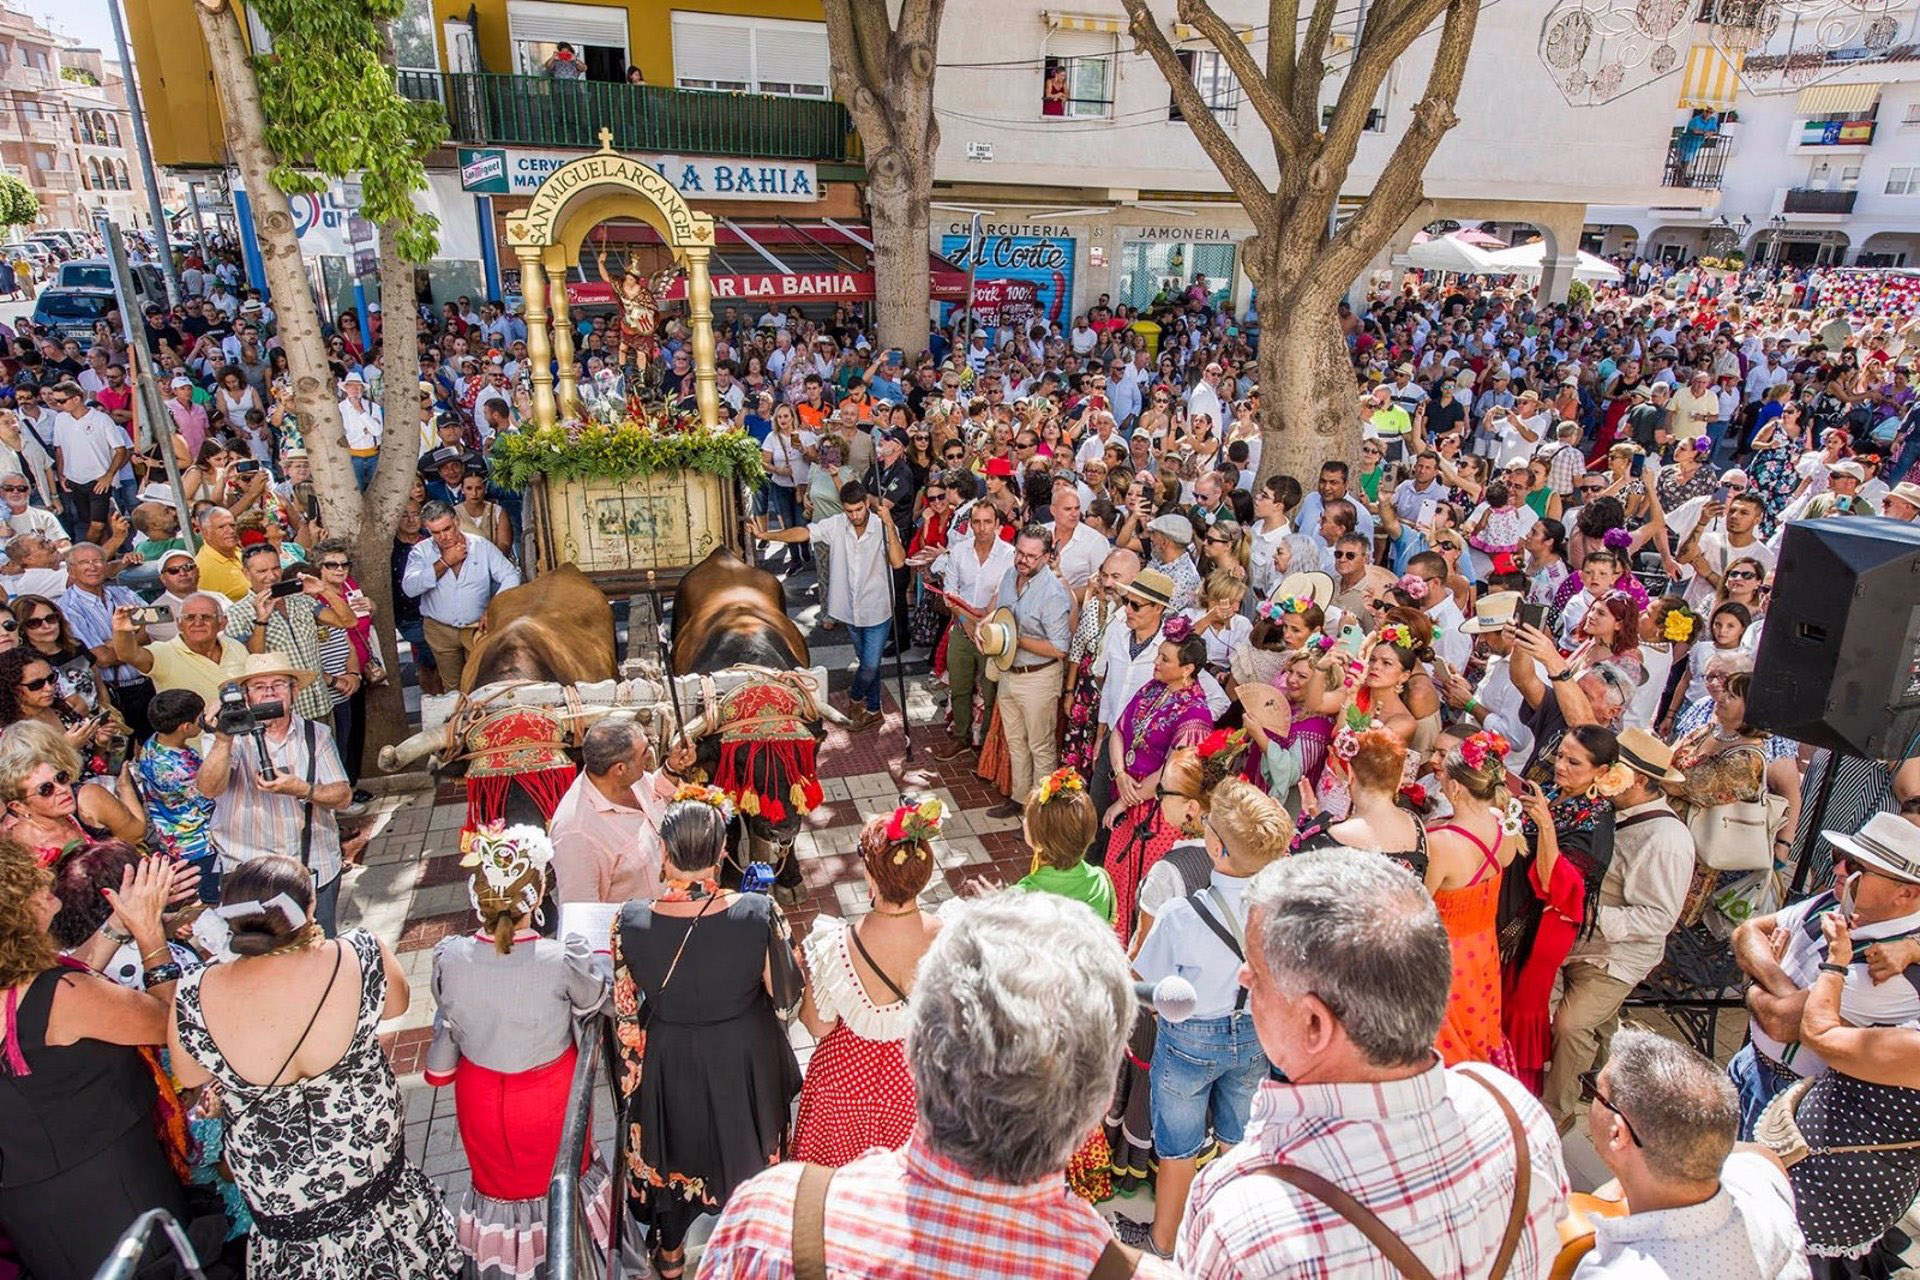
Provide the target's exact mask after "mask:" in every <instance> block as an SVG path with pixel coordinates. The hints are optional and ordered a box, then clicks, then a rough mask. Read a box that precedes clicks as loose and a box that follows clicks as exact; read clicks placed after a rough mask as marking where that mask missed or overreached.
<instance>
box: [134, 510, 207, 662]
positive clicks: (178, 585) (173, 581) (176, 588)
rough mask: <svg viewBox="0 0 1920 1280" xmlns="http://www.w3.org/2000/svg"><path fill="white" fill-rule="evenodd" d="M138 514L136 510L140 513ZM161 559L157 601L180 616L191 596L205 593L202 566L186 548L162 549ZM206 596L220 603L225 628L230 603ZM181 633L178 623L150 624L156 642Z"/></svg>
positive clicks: (150, 631)
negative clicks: (201, 582) (202, 588)
mask: <svg viewBox="0 0 1920 1280" xmlns="http://www.w3.org/2000/svg"><path fill="white" fill-rule="evenodd" d="M138 514H139V513H138V512H136V513H135V515H136V516H137V515H138ZM159 560H160V563H159V566H158V571H159V578H160V594H159V595H158V596H157V597H155V599H154V601H153V603H155V604H157V605H164V606H165V607H166V608H167V609H169V610H171V611H172V614H173V616H174V617H175V618H178V617H179V616H180V615H181V613H182V612H184V611H185V609H186V606H187V600H188V598H189V597H191V596H195V595H200V594H203V593H202V592H201V591H200V565H199V563H198V562H197V561H195V560H194V558H193V553H192V552H191V551H188V550H186V549H185V548H175V549H173V550H171V551H162V552H161V553H160V556H159ZM206 599H209V600H215V601H218V602H219V605H220V615H221V624H222V626H223V627H224V626H225V622H226V609H227V602H226V601H225V600H224V599H222V598H221V597H219V596H216V595H206ZM179 634H180V625H179V623H177V622H152V623H148V624H147V635H148V636H149V637H151V638H152V639H153V640H155V641H160V640H171V639H173V638H174V637H175V636H177V635H179Z"/></svg>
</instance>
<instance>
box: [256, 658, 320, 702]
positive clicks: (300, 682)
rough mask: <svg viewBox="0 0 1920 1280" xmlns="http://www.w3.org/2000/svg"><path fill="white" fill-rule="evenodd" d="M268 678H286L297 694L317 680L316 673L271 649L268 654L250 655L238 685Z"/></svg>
mask: <svg viewBox="0 0 1920 1280" xmlns="http://www.w3.org/2000/svg"><path fill="white" fill-rule="evenodd" d="M268 676H285V677H286V678H287V679H289V680H291V681H293V691H294V692H295V693H298V692H300V690H302V689H304V688H306V687H307V686H308V685H310V684H312V683H313V682H314V680H315V679H316V678H317V677H316V675H315V673H314V672H311V671H308V670H307V669H306V668H304V667H296V666H294V665H293V659H291V658H289V657H288V656H287V655H286V654H284V653H281V652H280V651H279V650H277V649H270V650H268V651H267V652H266V653H250V654H248V655H247V665H246V666H245V667H244V668H243V669H242V670H241V672H240V677H239V679H238V681H236V683H238V684H241V685H244V684H246V683H247V682H248V681H250V680H261V679H264V678H266V677H268Z"/></svg>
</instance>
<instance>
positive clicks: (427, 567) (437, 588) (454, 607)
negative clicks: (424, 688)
mask: <svg viewBox="0 0 1920 1280" xmlns="http://www.w3.org/2000/svg"><path fill="white" fill-rule="evenodd" d="M420 522H421V523H422V524H423V525H425V526H426V530H427V536H426V537H425V538H422V539H421V540H420V541H419V542H416V543H414V544H413V551H412V552H411V553H410V554H409V555H408V556H407V567H406V570H405V571H404V572H403V573H402V574H401V577H400V589H401V590H402V591H404V592H406V593H407V594H408V595H410V596H413V597H415V598H416V599H418V600H419V601H420V618H421V621H422V624H423V626H424V629H425V632H426V637H427V647H428V648H429V649H431V650H432V651H433V659H434V664H435V665H436V666H437V667H438V668H439V669H440V677H441V679H443V680H445V681H446V682H447V684H448V686H449V687H450V688H459V687H461V683H460V682H461V676H462V673H464V672H465V671H466V668H467V661H468V659H470V658H471V657H472V656H473V654H474V651H475V650H476V649H478V648H479V645H480V622H481V619H483V618H485V617H486V613H487V605H488V604H489V603H490V602H491V601H492V600H493V597H494V596H495V595H497V594H499V593H500V592H502V591H505V590H507V589H508V588H509V587H517V586H519V585H520V571H519V570H518V569H516V568H514V567H513V562H512V561H510V560H508V559H507V558H506V557H505V556H503V555H501V554H500V549H499V548H498V547H496V546H494V545H493V543H492V542H491V541H489V540H488V539H486V538H483V537H481V536H479V535H478V534H474V533H467V532H465V531H464V530H462V529H461V528H460V521H459V518H458V517H457V516H456V515H455V514H454V510H453V508H452V507H450V506H448V505H447V504H446V503H444V502H429V503H427V504H426V505H425V506H424V507H422V508H421V509H420Z"/></svg>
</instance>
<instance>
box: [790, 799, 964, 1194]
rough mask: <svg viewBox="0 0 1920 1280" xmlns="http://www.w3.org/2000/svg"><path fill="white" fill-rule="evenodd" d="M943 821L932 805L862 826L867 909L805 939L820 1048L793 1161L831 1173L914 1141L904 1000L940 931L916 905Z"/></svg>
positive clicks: (803, 1013)
mask: <svg viewBox="0 0 1920 1280" xmlns="http://www.w3.org/2000/svg"><path fill="white" fill-rule="evenodd" d="M942 816H943V815H942V810H941V806H940V802H939V801H938V800H929V801H927V802H925V803H924V804H921V805H918V806H912V805H903V806H901V807H900V808H897V809H895V810H894V811H893V813H892V814H891V815H889V816H881V815H877V814H876V815H875V816H874V817H871V818H869V819H867V823H866V825H865V826H864V827H862V828H861V830H860V842H859V849H860V858H861V862H862V864H863V868H862V869H863V871H864V872H865V875H866V881H867V892H868V894H869V896H870V899H871V901H872V904H873V909H872V910H871V911H869V912H868V913H867V914H866V915H864V916H862V917H860V918H859V919H858V920H855V921H853V922H851V923H848V922H847V921H844V920H839V919H836V918H834V917H833V916H824V915H823V916H821V917H820V918H819V919H818V920H816V921H814V925H813V932H812V933H810V934H808V935H807V941H806V945H805V948H804V952H805V956H806V962H807V986H806V993H805V995H804V996H802V998H801V1001H800V1020H801V1021H802V1022H804V1023H806V1025H807V1030H809V1031H811V1032H812V1033H813V1034H814V1036H816V1037H817V1038H818V1039H819V1041H820V1043H819V1046H818V1047H817V1048H815V1049H814V1051H813V1059H812V1062H811V1063H810V1064H809V1066H808V1068H807V1077H806V1082H805V1084H804V1085H803V1086H802V1088H801V1090H800V1113H799V1117H798V1119H797V1120H796V1121H795V1123H794V1131H793V1158H794V1159H795V1160H805V1161H807V1162H809V1163H811V1164H824V1165H831V1166H833V1167H834V1168H838V1167H839V1166H841V1165H843V1164H846V1163H847V1162H848V1161H850V1160H852V1159H854V1157H856V1156H858V1155H860V1153H861V1152H863V1151H866V1150H868V1149H869V1148H871V1147H900V1146H903V1145H905V1143H906V1141H907V1137H908V1135H909V1134H911V1133H912V1132H913V1123H914V1091H913V1077H912V1076H911V1075H909V1074H908V1072H907V1057H906V1035H907V1023H908V1021H909V1015H908V1011H907V996H908V993H909V992H911V991H912V990H913V975H914V970H915V969H917V968H918V967H919V965H920V957H921V956H923V955H925V954H926V951H927V948H928V947H930V946H932V945H933V939H934V936H935V935H936V934H938V933H939V932H940V920H939V917H937V916H931V915H924V914H922V913H921V911H920V902H919V897H920V891H921V890H922V889H924V888H926V887H927V881H928V880H929V879H930V878H931V877H932V875H933V849H932V846H931V844H930V843H929V841H931V840H932V839H933V838H934V837H936V836H938V835H939V834H940V820H941V817H942Z"/></svg>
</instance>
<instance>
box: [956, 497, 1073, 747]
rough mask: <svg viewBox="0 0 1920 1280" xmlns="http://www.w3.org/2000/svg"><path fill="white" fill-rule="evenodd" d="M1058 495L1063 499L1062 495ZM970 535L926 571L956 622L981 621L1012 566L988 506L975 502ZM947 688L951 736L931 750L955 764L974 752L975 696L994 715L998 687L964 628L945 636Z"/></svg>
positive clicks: (987, 713)
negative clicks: (935, 581) (942, 590)
mask: <svg viewBox="0 0 1920 1280" xmlns="http://www.w3.org/2000/svg"><path fill="white" fill-rule="evenodd" d="M1061 496H1065V495H1064V494H1062V495H1061ZM967 529H968V531H969V533H970V534H971V537H969V538H968V539H966V540H965V541H960V540H957V539H956V540H950V541H949V542H948V543H947V549H946V550H945V551H944V552H942V553H941V555H940V557H939V559H937V560H935V561H934V562H933V565H932V567H931V570H930V572H931V573H932V574H933V576H935V577H937V578H939V579H940V581H941V582H942V583H944V584H945V598H946V602H947V607H948V608H949V609H950V610H952V611H953V614H954V618H955V620H956V621H958V620H960V619H962V618H970V619H972V620H973V621H976V622H977V621H979V620H980V619H982V618H984V617H986V616H987V615H988V614H989V613H991V612H992V611H993V602H994V599H995V598H996V597H997V596H998V595H999V594H1000V583H1001V582H1002V581H1003V580H1005V578H1006V576H1007V570H1009V569H1011V568H1013V544H1012V543H1010V542H1004V541H1002V540H1001V538H1000V517H999V514H998V513H997V512H995V510H994V508H993V504H992V503H989V502H977V503H975V504H974V505H973V508H972V510H970V511H969V512H968V513H967ZM947 685H948V691H949V693H950V694H951V695H952V705H953V737H952V740H951V741H949V742H946V743H944V744H942V745H941V746H938V747H935V748H934V751H933V757H934V759H936V760H957V759H959V758H960V757H961V756H962V755H965V754H966V753H967V752H969V751H971V750H973V695H974V694H975V693H976V692H978V693H979V694H980V695H981V697H982V698H983V699H984V700H985V702H986V708H985V710H984V712H983V713H982V714H983V716H984V717H985V718H986V719H988V720H991V719H992V717H993V699H994V697H995V695H996V694H997V693H998V692H999V686H997V685H996V684H994V682H993V681H991V680H987V679H984V678H983V677H982V675H981V665H980V651H979V650H978V649H976V648H974V645H973V637H972V636H971V635H969V634H968V632H967V629H966V628H965V627H963V626H957V627H954V628H953V629H952V630H951V631H950V632H948V635H947Z"/></svg>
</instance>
